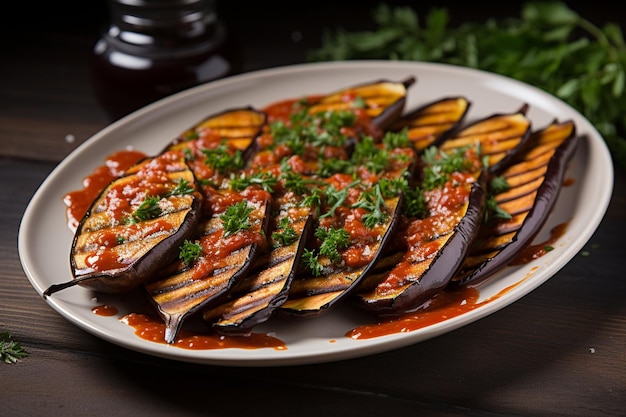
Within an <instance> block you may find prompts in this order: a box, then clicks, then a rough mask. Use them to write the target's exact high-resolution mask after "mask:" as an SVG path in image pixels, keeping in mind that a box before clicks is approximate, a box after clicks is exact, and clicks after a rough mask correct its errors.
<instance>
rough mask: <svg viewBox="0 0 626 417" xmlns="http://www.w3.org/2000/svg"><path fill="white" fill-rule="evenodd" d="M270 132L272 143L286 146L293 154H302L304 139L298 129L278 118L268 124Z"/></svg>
mask: <svg viewBox="0 0 626 417" xmlns="http://www.w3.org/2000/svg"><path fill="white" fill-rule="evenodd" d="M270 133H271V135H272V138H273V140H274V144H276V145H286V146H288V147H289V149H291V152H293V153H294V154H295V155H302V153H303V152H304V140H303V137H302V135H301V134H300V132H299V129H294V128H292V127H290V126H287V125H286V124H285V123H284V122H283V121H281V120H278V121H276V122H273V123H272V124H270Z"/></svg>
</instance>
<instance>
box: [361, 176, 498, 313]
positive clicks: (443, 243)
mask: <svg viewBox="0 0 626 417" xmlns="http://www.w3.org/2000/svg"><path fill="white" fill-rule="evenodd" d="M480 172H481V171H474V172H469V173H466V174H465V175H463V176H461V175H460V173H455V174H453V176H452V177H451V178H450V179H449V180H447V182H446V184H445V185H444V186H442V187H437V188H435V189H433V190H428V191H425V192H424V195H425V198H426V201H427V203H428V211H429V215H428V216H427V217H425V218H424V219H415V220H413V221H411V222H408V223H406V224H405V225H404V227H403V230H402V231H401V232H400V234H399V236H400V237H401V239H402V240H404V241H406V245H407V248H406V250H405V252H404V254H403V256H402V258H401V259H399V261H398V262H397V263H391V265H392V266H391V269H390V270H387V269H384V268H383V269H382V271H381V265H377V269H378V271H376V272H374V273H373V274H372V275H370V276H368V277H366V278H365V279H364V281H363V283H362V284H361V285H360V286H359V288H358V290H357V294H356V299H357V300H358V302H359V303H360V304H361V305H362V306H363V307H365V309H366V310H369V311H372V312H374V313H375V314H376V315H377V316H379V317H392V316H397V315H400V314H402V313H405V312H408V311H411V310H414V309H417V308H418V307H419V306H420V305H421V304H423V303H424V302H425V301H426V300H428V299H429V298H430V297H432V296H433V295H434V294H436V293H438V292H439V291H441V290H442V289H444V288H445V287H446V286H447V285H448V283H449V281H450V279H451V278H452V276H453V275H454V273H455V272H456V271H457V270H458V268H459V267H460V266H461V264H462V262H463V259H464V258H465V255H466V253H467V251H468V248H469V244H470V243H471V242H472V241H473V239H474V238H475V236H476V235H477V233H478V229H479V227H480V224H481V223H482V219H483V210H484V206H485V182H486V173H484V172H482V173H480ZM479 173H480V175H479V177H478V178H477V179H476V175H478V174H479ZM396 259H397V258H396ZM385 265H390V263H389V262H383V263H382V266H383V267H384V266H385Z"/></svg>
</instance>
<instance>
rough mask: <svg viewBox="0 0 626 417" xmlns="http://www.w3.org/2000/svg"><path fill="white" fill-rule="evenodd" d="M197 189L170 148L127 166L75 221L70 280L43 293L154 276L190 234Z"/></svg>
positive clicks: (121, 286) (115, 287) (106, 288)
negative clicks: (78, 222)
mask: <svg viewBox="0 0 626 417" xmlns="http://www.w3.org/2000/svg"><path fill="white" fill-rule="evenodd" d="M155 173H158V175H156V174H155ZM154 178H159V179H158V180H156V181H155V180H153V179H154ZM162 178H166V180H165V181H162ZM122 189H125V193H122V192H121V190H122ZM146 190H148V191H146ZM197 190H198V186H197V184H196V180H195V177H194V175H193V173H192V171H191V170H190V168H189V167H188V166H187V164H186V163H185V160H184V158H182V157H180V156H178V155H177V154H175V153H171V152H169V153H168V152H166V153H163V154H161V155H159V156H156V157H152V158H145V159H143V160H142V161H140V162H139V163H137V164H136V165H135V166H133V167H131V168H130V169H129V170H127V172H126V173H125V174H124V175H123V176H121V177H119V178H117V179H115V180H113V181H112V182H111V183H110V184H109V185H107V186H106V187H105V188H104V190H103V191H102V192H101V193H100V195H99V196H98V197H97V198H96V199H95V201H94V202H93V203H92V205H91V207H90V208H89V209H88V210H87V212H86V214H85V216H84V217H83V219H82V220H81V222H80V224H79V225H78V228H77V230H76V233H75V235H74V239H73V243H72V249H71V253H70V265H71V269H72V274H73V276H74V279H73V280H72V281H69V282H66V283H63V284H57V285H52V286H51V287H50V288H48V289H47V290H46V291H45V292H44V295H45V296H49V295H51V294H52V293H55V292H57V291H60V290H62V289H64V288H67V287H70V286H73V285H75V284H78V285H80V286H83V287H85V288H89V289H92V290H95V291H98V292H103V293H122V292H128V291H131V290H132V289H134V288H136V287H138V286H140V285H141V284H143V283H144V282H147V281H149V280H151V279H154V278H155V276H156V275H157V274H158V272H159V271H160V270H161V269H162V268H163V266H164V265H166V264H168V263H169V262H171V261H172V260H173V259H174V258H175V257H176V254H177V251H178V247H179V245H180V244H181V243H182V242H183V241H184V240H185V239H186V238H188V237H189V236H190V235H191V234H192V233H194V230H195V228H196V226H197V224H198V222H199V219H200V206H201V203H202V196H201V195H200V193H199V192H198V191H197ZM131 191H132V193H131ZM119 207H122V209H121V210H120V209H119Z"/></svg>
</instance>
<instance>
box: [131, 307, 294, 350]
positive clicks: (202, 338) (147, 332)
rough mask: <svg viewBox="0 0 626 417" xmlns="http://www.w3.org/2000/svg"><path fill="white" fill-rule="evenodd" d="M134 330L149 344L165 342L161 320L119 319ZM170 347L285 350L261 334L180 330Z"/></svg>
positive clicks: (133, 316)
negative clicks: (201, 332)
mask: <svg viewBox="0 0 626 417" xmlns="http://www.w3.org/2000/svg"><path fill="white" fill-rule="evenodd" d="M120 320H121V321H122V322H123V323H125V324H127V325H129V326H130V327H132V328H133V329H135V334H136V335H137V336H139V337H140V338H142V339H144V340H148V341H150V342H155V343H162V344H167V343H166V342H165V323H163V321H162V320H160V319H157V318H153V317H151V316H148V315H145V314H138V313H131V314H128V315H126V316H124V317H122V318H121V319H120ZM170 345H172V346H176V347H179V348H182V349H189V350H211V349H225V348H239V349H262V348H273V349H275V350H285V349H287V347H286V345H285V343H284V342H283V341H282V340H280V339H277V338H275V337H272V336H269V335H267V334H263V333H254V332H252V333H250V334H246V335H242V336H230V335H229V336H226V335H221V334H217V333H215V334H200V333H194V332H191V331H188V330H184V329H183V330H181V331H180V333H178V336H177V337H176V340H175V341H174V343H171V344H170Z"/></svg>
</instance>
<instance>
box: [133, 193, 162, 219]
mask: <svg viewBox="0 0 626 417" xmlns="http://www.w3.org/2000/svg"><path fill="white" fill-rule="evenodd" d="M160 200H161V199H160V198H159V197H154V196H147V197H146V199H145V200H144V201H143V202H142V203H141V204H140V205H139V207H137V208H136V209H135V211H133V213H132V214H131V215H130V217H129V219H128V222H129V223H131V224H132V223H139V222H142V221H146V220H152V219H156V218H157V217H159V216H160V215H161V213H162V211H161V207H159V201H160Z"/></svg>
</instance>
